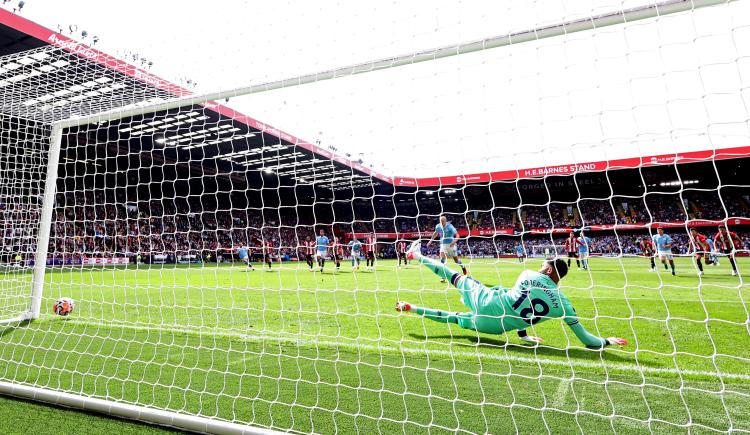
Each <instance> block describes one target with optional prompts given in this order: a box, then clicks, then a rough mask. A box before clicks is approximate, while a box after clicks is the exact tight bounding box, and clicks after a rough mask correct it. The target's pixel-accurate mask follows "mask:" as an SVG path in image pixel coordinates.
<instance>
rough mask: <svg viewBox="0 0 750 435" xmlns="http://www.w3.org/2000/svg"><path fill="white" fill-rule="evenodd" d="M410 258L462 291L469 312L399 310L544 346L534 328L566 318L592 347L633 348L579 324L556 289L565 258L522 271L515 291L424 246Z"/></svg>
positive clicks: (416, 248)
mask: <svg viewBox="0 0 750 435" xmlns="http://www.w3.org/2000/svg"><path fill="white" fill-rule="evenodd" d="M407 258H410V259H415V260H417V261H418V262H420V263H422V264H423V265H424V266H426V267H427V268H428V269H430V270H431V271H433V272H434V273H435V274H436V275H438V276H440V277H442V278H444V279H449V280H450V282H451V284H453V286H455V287H456V288H457V289H458V290H459V291H460V293H461V302H462V303H463V304H464V305H465V306H466V307H467V308H469V309H470V311H469V312H464V313H456V312H449V311H443V310H436V309H432V308H423V307H418V306H415V305H412V304H410V303H408V302H398V303H397V304H396V310H397V311H400V312H413V313H416V314H418V315H420V316H422V317H425V318H427V319H430V320H432V321H435V322H439V323H455V324H457V325H458V326H460V327H461V328H464V329H469V330H472V331H478V332H483V333H486V334H504V333H506V332H510V331H514V330H515V331H518V336H519V337H520V338H521V340H523V341H527V342H532V343H539V342H541V341H542V339H541V338H539V337H534V336H530V335H528V333H527V332H526V329H527V328H528V327H529V326H532V325H536V324H538V323H541V322H544V321H546V320H549V319H554V318H561V319H563V321H564V322H565V323H566V324H567V325H568V326H569V327H570V329H572V330H573V333H574V334H575V335H576V337H578V339H579V340H581V342H582V343H583V344H584V345H585V346H586V347H588V348H591V349H601V348H603V347H606V346H610V345H613V344H614V345H618V346H624V345H626V344H628V342H627V340H625V339H622V338H616V337H611V338H602V337H597V336H595V335H593V334H591V333H589V332H588V331H586V328H584V327H583V325H581V324H580V323H579V321H578V316H577V315H576V311H575V309H574V308H573V305H572V304H571V303H570V301H569V300H568V298H567V297H565V295H564V294H563V293H562V292H561V291H560V289H559V288H558V286H557V285H558V283H559V282H560V280H561V279H562V278H563V277H565V275H566V274H567V273H568V266H567V265H566V264H565V261H563V260H562V259H561V258H560V259H556V260H546V261H545V262H544V263H543V264H542V268H541V269H540V270H539V272H532V271H530V270H527V271H524V272H521V275H519V277H518V280H516V284H515V285H514V286H513V287H512V288H503V287H500V286H497V287H492V288H488V287H487V286H485V285H484V284H482V283H481V282H479V281H477V280H475V279H473V278H471V277H468V276H462V275H460V274H458V273H456V272H454V271H452V270H450V269H449V268H448V267H447V266H446V265H445V264H443V263H438V262H437V261H435V260H432V259H430V258H425V257H423V256H422V253H421V252H420V242H419V241H417V242H414V243H413V244H412V246H411V247H410V248H409V252H408V253H407Z"/></svg>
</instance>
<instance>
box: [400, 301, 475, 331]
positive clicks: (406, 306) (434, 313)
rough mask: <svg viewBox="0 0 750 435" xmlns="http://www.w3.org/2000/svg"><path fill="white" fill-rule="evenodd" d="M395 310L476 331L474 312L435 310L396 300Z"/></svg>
mask: <svg viewBox="0 0 750 435" xmlns="http://www.w3.org/2000/svg"><path fill="white" fill-rule="evenodd" d="M396 311H400V312H407V311H409V312H413V313H416V314H417V315H420V316H422V317H424V318H426V319H430V320H432V321H433V322H438V323H455V324H456V325H458V326H460V327H462V328H464V329H471V330H474V331H476V329H477V328H476V323H475V322H474V319H475V317H476V316H475V315H474V313H456V312H448V311H443V310H436V309H433V308H424V307H418V306H416V305H412V304H410V303H408V302H398V303H397V304H396Z"/></svg>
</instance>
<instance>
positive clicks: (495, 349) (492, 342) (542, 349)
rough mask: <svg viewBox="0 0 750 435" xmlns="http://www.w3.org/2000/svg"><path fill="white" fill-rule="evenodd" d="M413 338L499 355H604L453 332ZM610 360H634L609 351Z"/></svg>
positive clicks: (598, 358)
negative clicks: (440, 341)
mask: <svg viewBox="0 0 750 435" xmlns="http://www.w3.org/2000/svg"><path fill="white" fill-rule="evenodd" d="M409 335H410V336H411V337H412V338H413V339H415V340H420V341H426V340H428V339H435V340H451V341H452V342H453V343H454V344H458V345H462V344H463V343H462V341H466V342H467V343H466V344H465V345H466V347H467V351H468V350H469V349H481V350H483V351H485V352H488V353H493V354H497V355H499V354H500V353H501V352H505V351H508V352H511V353H517V354H528V355H534V356H537V357H540V356H550V357H566V358H576V359H582V360H592V361H601V359H602V356H601V354H600V352H598V351H591V350H585V349H560V348H556V347H549V346H544V345H541V346H532V345H524V344H520V343H519V344H516V343H508V342H507V341H505V340H499V339H496V338H489V337H478V336H476V335H451V334H443V335H430V336H429V337H428V336H425V335H421V334H414V333H410V334H409ZM605 358H606V359H607V360H609V361H622V362H632V360H631V359H630V358H623V357H622V356H620V355H617V354H615V353H612V352H608V353H607V354H606V357H605Z"/></svg>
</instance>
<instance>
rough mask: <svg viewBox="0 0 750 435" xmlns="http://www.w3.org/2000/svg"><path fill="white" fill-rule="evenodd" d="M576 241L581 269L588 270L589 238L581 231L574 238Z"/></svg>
mask: <svg viewBox="0 0 750 435" xmlns="http://www.w3.org/2000/svg"><path fill="white" fill-rule="evenodd" d="M576 241H577V242H578V255H579V256H580V257H581V264H582V265H583V270H589V250H590V249H591V239H590V238H588V237H586V235H585V234H583V231H581V233H580V235H579V236H578V237H577V238H576Z"/></svg>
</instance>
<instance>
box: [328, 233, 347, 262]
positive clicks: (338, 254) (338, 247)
mask: <svg viewBox="0 0 750 435" xmlns="http://www.w3.org/2000/svg"><path fill="white" fill-rule="evenodd" d="M331 248H332V249H331V255H332V256H333V262H334V263H336V270H340V269H341V259H342V258H344V246H343V245H342V244H341V242H339V238H338V237H336V236H334V237H333V244H332V245H331Z"/></svg>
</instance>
